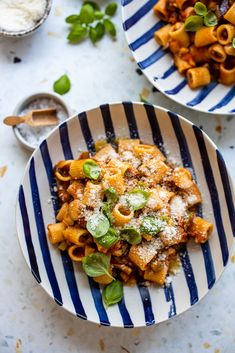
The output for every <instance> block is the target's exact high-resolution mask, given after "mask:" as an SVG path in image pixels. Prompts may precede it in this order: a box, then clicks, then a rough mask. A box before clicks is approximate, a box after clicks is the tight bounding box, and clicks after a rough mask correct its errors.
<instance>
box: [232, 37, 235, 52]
mask: <svg viewBox="0 0 235 353" xmlns="http://www.w3.org/2000/svg"><path fill="white" fill-rule="evenodd" d="M232 47H233V48H234V49H235V37H234V38H233V41H232Z"/></svg>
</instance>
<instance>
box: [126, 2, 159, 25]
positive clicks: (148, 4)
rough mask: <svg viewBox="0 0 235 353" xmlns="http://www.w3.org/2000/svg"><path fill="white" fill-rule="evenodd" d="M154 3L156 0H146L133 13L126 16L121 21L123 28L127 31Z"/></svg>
mask: <svg viewBox="0 0 235 353" xmlns="http://www.w3.org/2000/svg"><path fill="white" fill-rule="evenodd" d="M155 4H156V0H148V1H147V2H146V4H144V5H143V6H142V7H141V8H140V9H139V10H138V11H137V12H136V13H135V14H134V15H132V16H131V17H130V18H128V19H127V20H126V21H125V22H124V23H123V28H124V30H125V31H128V29H130V28H131V27H132V26H134V25H135V24H136V23H137V22H138V21H139V20H141V18H142V17H144V16H145V15H146V14H147V13H148V12H149V11H151V10H152V8H153V6H154V5H155Z"/></svg>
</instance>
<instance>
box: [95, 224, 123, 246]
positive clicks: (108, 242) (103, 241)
mask: <svg viewBox="0 0 235 353" xmlns="http://www.w3.org/2000/svg"><path fill="white" fill-rule="evenodd" d="M118 240H119V235H118V232H117V231H116V229H114V228H109V230H108V232H107V233H106V234H105V235H103V236H102V237H101V238H98V239H97V243H99V244H100V245H101V246H103V247H104V248H105V249H108V248H110V246H112V245H113V244H115V243H116V242H117V241H118Z"/></svg>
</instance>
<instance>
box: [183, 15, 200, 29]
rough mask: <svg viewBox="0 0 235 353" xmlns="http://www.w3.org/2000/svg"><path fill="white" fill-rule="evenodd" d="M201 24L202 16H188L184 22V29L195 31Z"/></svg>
mask: <svg viewBox="0 0 235 353" xmlns="http://www.w3.org/2000/svg"><path fill="white" fill-rule="evenodd" d="M202 26H203V17H201V16H197V15H195V16H189V17H188V18H187V19H186V21H185V23H184V29H185V31H188V32H196V31H197V30H199V29H200V28H201V27H202Z"/></svg>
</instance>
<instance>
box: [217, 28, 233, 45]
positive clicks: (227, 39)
mask: <svg viewBox="0 0 235 353" xmlns="http://www.w3.org/2000/svg"><path fill="white" fill-rule="evenodd" d="M216 34H217V39H218V42H219V43H220V44H222V45H226V44H229V43H231V42H232V40H233V38H234V36H235V27H234V26H233V25H230V24H223V25H221V26H219V27H218V28H217V31H216Z"/></svg>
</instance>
